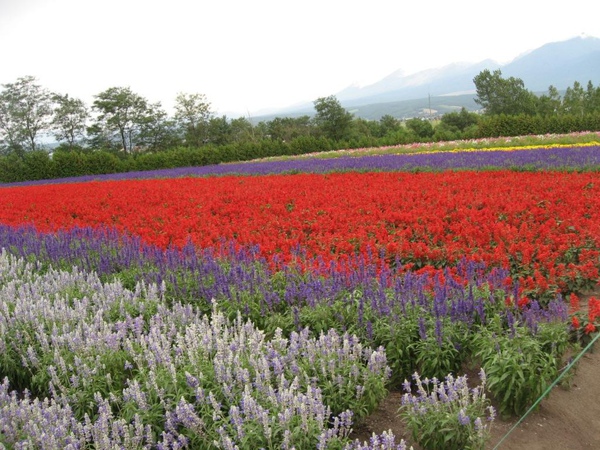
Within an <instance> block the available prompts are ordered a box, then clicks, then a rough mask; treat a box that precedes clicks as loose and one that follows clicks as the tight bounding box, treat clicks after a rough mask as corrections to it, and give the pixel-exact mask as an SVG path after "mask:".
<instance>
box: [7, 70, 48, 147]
mask: <svg viewBox="0 0 600 450" xmlns="http://www.w3.org/2000/svg"><path fill="white" fill-rule="evenodd" d="M2 87H3V88H4V90H3V91H2V92H1V93H0V137H1V139H2V142H3V144H4V147H5V149H6V150H12V151H17V152H22V151H33V150H36V149H37V148H38V145H37V139H38V137H39V136H40V134H42V133H43V132H45V131H47V130H48V129H49V126H50V120H51V117H52V100H51V93H50V92H49V91H48V90H47V89H45V88H43V87H42V86H40V85H39V84H37V83H36V79H35V77H33V76H26V77H22V78H18V79H17V81H16V82H14V83H8V84H3V85H2Z"/></svg>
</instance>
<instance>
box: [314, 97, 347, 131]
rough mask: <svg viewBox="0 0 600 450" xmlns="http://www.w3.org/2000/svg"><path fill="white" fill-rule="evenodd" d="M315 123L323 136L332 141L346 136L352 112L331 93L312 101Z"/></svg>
mask: <svg viewBox="0 0 600 450" xmlns="http://www.w3.org/2000/svg"><path fill="white" fill-rule="evenodd" d="M314 106H315V111H316V114H315V118H314V121H315V124H316V125H317V127H318V128H319V130H320V131H321V132H322V133H323V135H324V136H325V137H328V138H330V139H332V140H334V141H339V140H342V139H344V138H346V137H347V136H348V134H349V132H350V129H351V126H352V114H350V113H349V112H347V111H346V110H345V109H344V108H343V107H342V105H341V104H340V102H339V101H338V99H337V98H336V97H335V96H333V95H331V96H329V97H321V98H318V99H317V100H315V101H314Z"/></svg>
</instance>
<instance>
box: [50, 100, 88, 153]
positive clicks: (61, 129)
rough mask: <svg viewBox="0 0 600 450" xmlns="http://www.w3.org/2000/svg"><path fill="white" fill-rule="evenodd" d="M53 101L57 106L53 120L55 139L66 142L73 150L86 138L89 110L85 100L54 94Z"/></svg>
mask: <svg viewBox="0 0 600 450" xmlns="http://www.w3.org/2000/svg"><path fill="white" fill-rule="evenodd" d="M52 100H53V101H54V105H55V107H54V116H53V119H52V131H53V134H54V138H55V139H56V140H57V141H59V142H61V141H63V142H66V144H67V145H66V147H67V148H70V149H72V148H74V147H75V146H76V144H77V142H78V141H79V140H81V139H82V138H83V137H84V136H85V130H86V122H87V120H88V119H89V117H90V113H89V110H88V108H87V106H86V105H85V103H84V102H83V100H80V99H78V98H72V97H69V94H65V95H60V94H54V95H53V96H52Z"/></svg>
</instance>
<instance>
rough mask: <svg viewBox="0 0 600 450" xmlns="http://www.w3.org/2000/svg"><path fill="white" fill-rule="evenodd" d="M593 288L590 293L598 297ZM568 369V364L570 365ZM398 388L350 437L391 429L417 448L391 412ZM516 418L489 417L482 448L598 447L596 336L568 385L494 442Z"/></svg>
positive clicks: (599, 349)
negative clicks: (487, 436)
mask: <svg viewBox="0 0 600 450" xmlns="http://www.w3.org/2000/svg"><path fill="white" fill-rule="evenodd" d="M598 292H599V290H596V291H595V292H594V294H595V295H596V297H598V295H597V293H598ZM572 370H573V369H572ZM401 395H402V393H401V392H391V393H390V394H389V395H388V396H387V398H386V399H385V400H384V401H383V402H382V403H381V405H380V406H379V408H378V409H377V410H376V411H375V412H374V413H373V414H371V415H370V416H369V417H367V418H366V419H365V421H364V423H363V424H361V425H360V426H357V427H355V432H354V435H353V438H358V439H360V440H361V441H362V440H367V439H369V437H370V436H371V434H372V433H373V432H375V433H381V432H383V431H385V430H389V429H391V430H392V431H393V433H394V434H395V435H396V437H397V438H404V439H405V440H406V441H407V442H408V443H409V444H410V445H413V447H414V449H415V450H420V447H419V446H418V445H416V444H415V443H414V442H413V441H412V438H411V436H410V432H409V431H408V430H407V429H406V428H405V427H404V424H403V423H402V421H401V420H400V419H399V418H398V416H397V411H398V408H399V407H400V398H401ZM518 419H519V418H512V419H511V420H501V419H500V418H497V419H496V420H495V421H494V424H493V426H492V430H491V438H490V440H489V444H488V446H487V447H486V448H487V449H490V450H491V449H495V448H497V449H499V450H523V449H527V450H548V449H556V450H559V449H560V450H589V449H595V450H598V449H600V340H599V341H597V342H596V344H595V345H594V347H593V348H592V351H591V352H588V353H586V354H585V355H584V356H582V357H581V359H580V360H579V362H578V364H577V365H576V366H575V372H574V376H573V378H572V380H571V387H570V388H565V387H562V386H561V385H560V384H558V385H557V386H555V387H554V389H553V390H552V391H551V392H550V394H549V395H548V396H547V397H546V398H544V399H543V400H542V402H541V404H540V407H539V408H538V409H537V410H536V411H534V412H532V413H531V414H529V416H528V417H527V418H526V419H525V420H524V421H523V422H521V423H520V424H519V426H518V427H517V428H516V429H515V430H513V431H512V433H511V434H510V435H509V436H508V437H507V438H506V439H505V440H504V441H503V442H502V443H501V445H499V446H497V445H498V443H499V442H500V441H501V439H502V438H503V436H504V435H505V434H506V433H507V432H508V431H509V430H510V429H511V428H512V427H513V426H514V425H515V424H516V423H517V421H518Z"/></svg>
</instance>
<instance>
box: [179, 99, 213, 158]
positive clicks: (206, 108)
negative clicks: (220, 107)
mask: <svg viewBox="0 0 600 450" xmlns="http://www.w3.org/2000/svg"><path fill="white" fill-rule="evenodd" d="M211 116H212V111H211V107H210V103H209V102H207V100H206V96H205V95H204V94H184V93H179V94H178V95H177V97H176V98H175V120H176V121H177V123H178V124H179V126H180V127H181V129H182V130H183V133H184V136H185V141H186V143H187V144H188V145H189V146H192V147H200V146H201V145H202V144H203V143H204V141H205V140H206V139H207V138H208V124H209V121H210V118H211Z"/></svg>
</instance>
